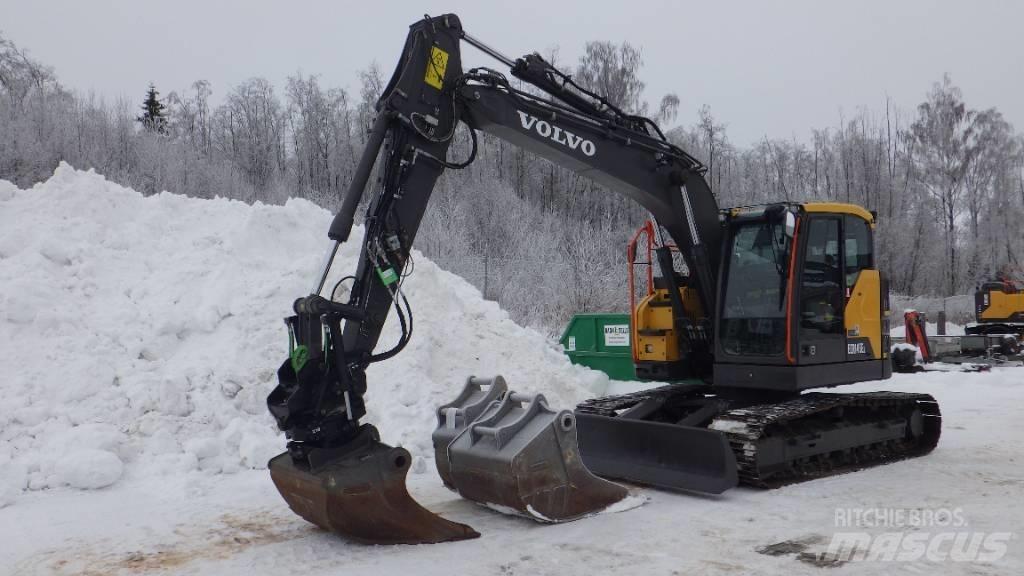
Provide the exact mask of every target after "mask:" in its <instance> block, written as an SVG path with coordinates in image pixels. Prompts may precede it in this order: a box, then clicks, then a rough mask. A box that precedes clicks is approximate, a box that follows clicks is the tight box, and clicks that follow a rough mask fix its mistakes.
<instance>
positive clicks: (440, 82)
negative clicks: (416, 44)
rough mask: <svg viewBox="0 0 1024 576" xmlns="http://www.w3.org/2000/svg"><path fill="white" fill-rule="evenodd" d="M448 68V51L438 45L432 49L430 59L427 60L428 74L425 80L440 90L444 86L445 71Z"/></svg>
mask: <svg viewBox="0 0 1024 576" xmlns="http://www.w3.org/2000/svg"><path fill="white" fill-rule="evenodd" d="M447 68H448V53H447V52H445V51H444V50H441V49H440V48H438V47H437V46H434V47H433V48H431V49H430V60H429V61H427V74H426V76H424V77H423V81H424V82H426V83H427V84H430V85H431V86H433V87H434V88H437V89H438V90H440V89H441V87H442V86H444V71H445V70H446V69H447Z"/></svg>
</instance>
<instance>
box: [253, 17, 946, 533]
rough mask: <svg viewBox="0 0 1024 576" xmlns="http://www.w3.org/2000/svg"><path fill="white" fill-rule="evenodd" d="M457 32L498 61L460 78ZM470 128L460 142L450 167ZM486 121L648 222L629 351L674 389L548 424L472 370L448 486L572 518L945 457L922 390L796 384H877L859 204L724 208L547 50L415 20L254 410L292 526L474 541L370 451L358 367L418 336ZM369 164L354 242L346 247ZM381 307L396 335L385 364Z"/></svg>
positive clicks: (405, 463) (543, 412) (882, 317)
mask: <svg viewBox="0 0 1024 576" xmlns="http://www.w3.org/2000/svg"><path fill="white" fill-rule="evenodd" d="M463 43H465V44H467V45H470V46H472V47H475V48H476V49H479V50H481V51H482V52H483V53H485V54H486V55H489V56H491V57H493V58H494V59H495V60H497V61H498V62H500V63H501V64H502V65H503V66H504V67H506V68H507V71H506V72H499V71H497V70H494V69H491V68H484V67H479V68H473V69H470V70H463V67H462V59H461V51H460V49H461V46H462V44H463ZM506 73H511V76H513V77H514V78H515V79H518V81H519V82H520V83H519V84H513V81H511V80H510V79H509V78H508V76H506ZM460 125H462V126H463V129H464V134H466V135H467V136H468V138H469V141H470V146H471V148H470V150H469V151H468V153H467V154H468V155H467V156H466V157H464V158H452V157H450V156H449V152H453V151H454V150H450V148H452V143H453V141H454V139H455V138H456V134H457V133H459V126H460ZM478 131H480V132H485V133H488V134H490V135H492V136H494V137H496V138H500V139H502V140H505V141H507V142H510V143H512V144H514V145H517V146H520V147H522V148H524V149H526V150H528V151H530V152H533V153H535V154H537V155H539V156H541V157H543V158H546V159H547V160H550V161H551V162H554V163H556V164H558V165H561V166H564V167H566V168H568V169H570V170H574V171H576V172H577V173H580V174H582V175H584V176H587V177H589V178H591V179H593V180H594V181H596V182H597V183H598V184H600V185H601V186H602V187H603V188H604V189H606V190H608V191H609V192H612V193H618V194H622V195H625V196H627V197H629V198H631V199H633V200H634V201H636V202H637V203H639V204H640V205H641V206H642V207H643V208H645V209H646V210H647V211H648V212H649V214H650V217H651V220H652V221H653V222H654V224H653V227H652V230H653V233H654V234H655V235H657V237H658V245H657V247H656V249H654V250H653V259H654V262H655V265H656V266H657V268H658V271H659V274H658V277H659V279H658V286H657V290H656V295H655V296H654V297H652V298H651V299H649V300H648V301H647V302H646V303H645V310H646V312H650V314H647V315H646V317H648V318H650V319H651V321H650V323H649V324H648V325H645V326H643V327H642V328H641V329H642V330H643V331H644V332H642V333H640V334H639V336H640V337H641V338H640V340H639V343H640V345H641V346H643V347H644V349H645V350H646V349H647V348H648V347H650V351H651V352H652V353H654V351H655V350H661V351H662V352H664V353H667V354H668V358H669V359H670V361H671V367H670V370H671V372H672V376H674V377H679V378H682V379H683V380H682V382H681V383H677V384H673V385H670V386H665V387H662V388H656V389H653V390H649V391H644V392H638V393H634V394H627V395H623V396H614V397H606V398H599V399H595V400H590V401H587V402H584V403H582V404H580V405H579V406H577V407H576V408H575V410H571V411H570V410H562V411H556V410H554V409H552V408H550V407H549V406H548V405H547V402H546V401H545V400H544V398H543V397H542V396H539V395H538V396H533V397H530V396H525V395H521V394H516V393H514V392H511V391H509V390H507V387H506V385H505V382H504V380H503V379H501V378H500V377H495V378H469V379H468V380H467V382H466V384H465V387H464V388H463V389H462V392H461V393H460V394H459V395H458V397H457V398H456V399H455V401H453V402H452V403H450V404H446V405H445V406H442V407H441V408H440V409H439V410H438V428H437V430H436V431H435V432H434V435H433V441H434V449H435V462H436V465H437V468H438V473H439V475H440V476H441V478H442V480H443V482H444V483H445V485H446V486H448V487H449V488H452V489H453V490H456V491H457V492H459V493H460V494H461V495H463V496H464V497H467V498H469V499H472V500H475V501H479V502H483V503H486V504H489V505H492V506H500V507H504V508H508V509H512V510H514V511H516V512H519V513H524V514H527V515H530V516H531V517H533V518H535V519H541V520H546V521H564V520H572V519H575V518H579V517H583V516H586V515H588V514H590V513H593V512H594V511H597V510H600V509H602V508H604V507H606V506H608V505H610V504H611V503H613V502H615V501H617V500H619V499H621V498H622V497H624V496H625V494H626V491H625V489H624V488H623V487H622V486H620V485H618V484H615V483H613V482H610V481H608V480H605V479H604V478H610V479H620V480H625V481H628V482H631V483H635V484H641V485H649V486H655V487H662V488H668V489H674V490H684V491H697V492H707V493H720V492H723V491H725V490H727V489H729V488H731V487H733V486H735V485H736V484H737V483H739V482H744V483H747V484H752V485H756V486H775V485H779V484H783V483H787V482H794V481H799V480H802V479H807V478H813V477H817V476H822V475H826V474H831V473H836V472H840V471H845V470H852V469H856V468H863V467H867V466H871V465H875V464H878V463H882V462H888V461H892V460H895V459H900V458H906V457H911V456H917V455H921V454H924V453H927V452H928V451H930V450H931V449H932V448H933V447H934V446H935V445H936V443H937V441H938V437H939V431H940V422H941V419H940V415H939V410H938V406H937V404H936V402H935V400H934V399H933V398H932V397H931V396H928V395H925V394H904V393H894V392H877V393H862V394H826V393H820V392H805V391H806V390H808V389H813V388H823V387H832V386H838V385H842V384H849V383H853V382H859V381H864V380H877V379H884V378H887V377H889V375H890V372H891V368H890V358H889V356H888V342H887V339H888V336H887V334H888V327H887V324H888V297H887V289H886V285H885V282H884V280H883V278H882V275H881V274H880V273H879V271H878V269H877V265H876V262H875V260H874V253H873V249H872V231H873V228H874V226H875V218H874V216H873V215H872V214H871V213H870V212H868V211H866V210H864V209H863V208H860V207H857V206H852V205H847V204H828V203H776V204H771V205H765V206H753V207H742V208H734V209H727V210H721V209H720V208H719V206H718V204H717V201H716V198H715V196H714V195H713V194H712V192H711V190H710V188H709V186H708V184H707V183H706V181H705V179H704V173H705V167H704V166H703V165H702V164H701V162H699V161H698V160H697V159H696V158H694V157H693V156H691V155H690V154H688V153H687V152H685V151H684V150H682V149H680V148H679V147H677V146H675V145H673V144H672V143H670V142H669V141H668V140H667V139H666V138H665V136H664V135H663V134H662V132H661V130H660V129H659V128H658V126H657V125H656V124H655V123H654V122H653V121H651V120H650V119H648V118H644V117H642V116H638V115H634V114H629V113H627V112H625V111H623V110H621V109H619V108H617V107H616V106H614V105H613V104H612V103H611V102H609V101H608V100H606V99H605V98H603V97H602V96H601V95H599V94H595V93H593V92H591V91H588V90H586V89H585V88H583V87H581V86H579V85H578V84H577V83H575V82H574V81H573V79H572V78H571V77H570V76H568V75H566V74H564V73H562V72H560V71H558V70H557V69H556V68H554V67H553V66H552V65H550V64H549V63H547V62H546V61H545V60H544V59H543V58H541V57H540V56H539V55H537V54H530V55H527V56H524V57H522V58H518V59H512V58H509V57H507V56H505V55H503V54H501V53H500V52H498V51H496V50H494V49H493V48H491V47H490V46H488V45H486V44H485V43H483V42H481V41H480V40H478V39H476V38H474V37H473V36H471V35H470V34H469V33H467V32H466V31H465V30H464V29H463V27H462V24H461V22H460V21H459V19H458V17H457V16H455V15H453V14H448V15H444V16H439V17H425V18H424V19H422V20H420V21H417V22H416V23H414V24H413V25H412V26H411V27H410V30H409V34H408V37H407V39H406V42H405V46H404V49H403V51H402V55H401V58H400V61H399V63H398V66H397V68H396V69H395V72H394V74H393V76H392V77H391V80H390V81H389V82H388V84H387V86H386V87H385V89H384V91H383V93H382V95H381V97H380V99H379V101H378V103H377V116H376V120H375V121H374V124H373V126H372V129H371V131H370V133H369V137H368V142H367V146H366V149H365V150H364V151H363V154H362V157H361V159H360V162H359V164H358V165H357V167H356V171H355V175H354V178H353V181H352V183H351V186H350V187H349V189H348V191H347V194H346V196H345V198H344V200H343V202H342V205H341V208H340V209H339V211H338V213H337V214H336V216H335V218H334V220H333V221H332V223H331V226H330V229H329V231H328V237H329V239H330V240H331V241H332V245H331V247H330V249H329V250H328V253H327V257H326V263H325V265H324V267H323V271H322V273H321V274H320V275H319V277H318V281H317V282H316V284H315V285H314V287H313V290H312V292H311V293H310V295H308V296H304V297H301V298H299V299H297V300H296V301H295V303H294V305H293V308H294V315H293V316H291V317H289V318H287V319H286V324H287V327H288V331H289V336H290V340H291V346H290V353H289V356H288V358H287V359H285V361H284V362H283V363H282V364H281V366H280V369H279V370H278V385H277V386H276V388H275V389H274V390H273V391H272V392H271V394H270V395H269V396H268V398H267V404H268V408H269V410H270V412H271V414H272V415H273V416H274V418H275V419H276V422H277V424H278V426H279V427H280V429H281V430H283V431H284V432H285V434H286V437H287V439H288V442H287V450H286V451H285V452H283V453H282V454H280V455H278V456H277V457H275V458H273V459H272V460H271V461H270V463H269V469H270V474H271V477H272V479H273V481H274V483H275V485H276V486H277V488H278V490H279V492H280V493H281V494H282V496H283V497H284V499H285V500H286V502H287V503H288V505H289V506H290V507H291V508H292V510H294V511H295V512H296V513H297V514H299V515H300V516H302V517H304V518H306V519H307V520H309V521H310V522H313V523H314V524H317V525H319V526H321V527H323V528H325V529H328V530H332V531H334V532H337V533H339V534H341V535H344V536H347V537H349V538H352V539H355V540H359V541H363V542H371V543H427V542H443V541H450V540H460V539H466V538H473V537H476V536H478V534H477V533H476V532H475V531H474V530H473V529H472V528H470V527H468V526H466V525H463V524H459V523H455V522H451V521H449V520H446V519H444V518H441V517H440V516H438V515H436V514H433V513H431V512H429V511H428V510H426V509H425V508H423V507H421V506H420V505H419V504H418V503H416V502H415V501H414V500H413V499H412V498H411V496H410V495H409V493H408V491H407V489H406V486H405V476H406V473H407V471H408V469H409V465H410V461H411V458H410V454H409V452H407V451H406V450H405V449H403V448H400V447H392V446H389V445H387V444H384V443H382V442H381V441H380V439H379V435H378V433H377V430H376V429H375V428H374V427H373V426H372V425H371V424H368V423H364V422H361V420H362V418H363V417H364V416H365V414H366V408H365V403H364V394H365V393H366V391H367V389H368V388H370V387H372V386H373V383H372V382H368V381H367V378H366V369H367V367H368V366H369V365H370V364H372V363H375V362H384V361H386V360H387V359H389V358H391V357H393V356H394V355H396V354H398V353H400V352H401V350H402V348H403V347H404V346H405V345H406V344H407V342H408V341H409V338H410V337H411V333H412V327H413V317H412V316H413V314H412V309H411V307H410V305H409V302H408V301H407V300H406V298H405V296H404V295H403V292H402V284H403V281H404V279H405V276H406V275H407V273H408V271H407V270H406V265H407V263H408V262H409V254H410V250H411V249H412V246H413V241H414V239H415V237H416V232H417V229H418V227H419V225H420V221H421V219H422V217H423V214H424V211H425V210H426V209H427V205H428V200H429V198H430V194H431V191H432V189H433V187H434V185H435V182H436V181H437V179H438V177H439V176H440V175H441V174H442V173H443V172H444V171H445V170H458V169H461V168H464V167H466V166H467V165H469V163H470V162H472V161H473V158H474V156H475V152H476V139H477V135H476V133H477V132H478ZM456 150H457V148H456ZM375 164H379V165H380V166H379V177H378V178H377V181H376V183H375V185H374V186H373V187H372V189H373V190H374V192H373V193H372V195H371V197H370V198H369V199H368V203H367V204H368V207H367V208H366V212H365V219H364V220H363V225H364V227H363V232H362V236H361V237H360V238H355V239H353V238H351V237H350V236H351V235H352V231H353V224H354V221H355V216H356V212H357V211H359V206H361V203H362V200H363V196H364V191H365V190H366V188H367V184H368V182H369V181H370V176H371V172H372V171H373V169H374V166H375ZM348 241H355V242H357V243H358V244H357V245H358V246H359V249H360V255H359V258H358V265H357V268H356V270H355V272H354V273H353V275H352V276H351V277H349V278H350V280H351V282H352V284H351V289H350V290H349V291H348V295H347V298H346V299H345V301H337V300H336V298H335V297H334V292H335V291H334V290H332V289H330V285H329V283H328V277H329V273H330V272H331V267H332V264H333V262H334V257H335V255H336V254H337V252H338V249H339V246H340V245H341V244H342V243H344V242H348ZM673 247H674V250H675V255H674V254H673ZM674 256H677V257H674ZM335 287H336V286H335ZM392 309H394V313H395V314H396V316H397V319H398V321H399V324H400V325H401V329H402V330H401V332H402V336H401V338H400V339H399V341H398V342H397V343H396V344H394V345H393V346H390V347H389V348H388V349H386V350H383V351H379V350H378V339H379V337H380V335H381V329H382V326H383V325H384V322H385V319H386V317H387V316H388V314H389V312H390V311H391V310H392ZM453 321H458V319H453ZM538 384H543V383H538ZM407 385H408V386H416V385H417V382H415V381H410V382H408V383H407Z"/></svg>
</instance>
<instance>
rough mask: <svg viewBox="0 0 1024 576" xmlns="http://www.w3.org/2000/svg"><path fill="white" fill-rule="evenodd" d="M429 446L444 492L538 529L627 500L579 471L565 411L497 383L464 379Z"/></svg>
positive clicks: (571, 421)
mask: <svg viewBox="0 0 1024 576" xmlns="http://www.w3.org/2000/svg"><path fill="white" fill-rule="evenodd" d="M433 443H434V453H435V462H436V464H437V471H438V474H440V476H441V478H442V480H443V481H444V483H445V485H446V486H448V487H449V488H451V489H452V490H454V491H456V492H458V493H459V494H460V495H461V496H462V497H464V498H467V499H469V500H473V501H476V502H479V503H482V504H485V505H489V506H491V507H494V508H498V509H499V510H501V509H504V510H510V511H513V512H515V513H517V514H520V515H524V516H527V517H530V518H532V519H534V520H538V521H541V522H564V521H569V520H574V519H577V518H581V517H583V516H587V515H590V514H593V513H595V512H598V511H600V510H603V509H605V508H607V507H608V506H610V505H612V504H614V503H616V502H618V501H620V500H622V499H623V498H625V497H626V495H627V494H628V492H627V490H626V489H625V488H624V487H622V486H620V485H618V484H615V483H612V482H609V481H607V480H603V479H601V478H598V477H597V476H595V475H594V474H592V473H591V472H590V470H588V469H587V467H586V466H585V465H584V464H583V460H582V459H581V458H580V451H579V445H578V442H577V436H576V417H575V416H574V415H573V413H572V412H571V411H569V410H562V411H555V410H552V409H551V408H549V407H548V404H547V401H546V400H545V398H544V396H542V395H540V394H538V395H535V396H528V395H523V394H517V393H515V392H510V391H508V389H507V386H506V384H505V381H504V379H503V378H502V377H501V376H496V377H495V378H493V379H478V378H470V379H469V380H468V381H467V382H466V386H465V388H464V389H463V391H462V393H460V394H459V396H458V398H456V400H455V401H453V402H451V403H449V404H446V405H444V406H441V407H440V408H439V409H438V427H437V429H436V430H435V431H434V434H433Z"/></svg>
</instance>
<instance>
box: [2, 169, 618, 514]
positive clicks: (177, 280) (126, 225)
mask: <svg viewBox="0 0 1024 576" xmlns="http://www.w3.org/2000/svg"><path fill="white" fill-rule="evenodd" d="M330 219H331V215H330V214H328V213H327V212H326V211H324V210H322V209H321V208H319V207H317V206H315V205H314V204H312V203H310V202H306V201H302V200H291V201H289V202H288V203H287V204H286V205H285V206H266V205H261V204H256V205H252V206H250V205H247V204H244V203H242V202H237V201H229V200H223V199H216V200H198V199H193V198H186V197H183V196H177V195H174V194H169V193H162V194H157V195H155V196H150V197H144V196H142V195H141V194H139V193H137V192H135V191H133V190H130V189H127V188H123V187H121V186H118V185H116V184H113V183H111V182H108V181H107V180H106V179H104V178H103V177H102V176H100V175H98V174H95V173H92V172H82V171H77V170H75V169H73V168H72V167H70V166H68V165H67V164H62V165H61V166H60V167H59V168H58V169H57V170H56V172H55V173H54V175H53V177H52V178H50V179H49V180H48V181H46V182H44V183H41V184H39V185H37V186H35V187H34V188H32V189H30V190H18V189H17V188H16V187H14V186H13V185H11V184H9V183H7V182H0V285H2V286H3V287H4V289H3V293H2V295H0V342H2V343H3V345H2V346H0V362H2V363H3V365H4V366H7V367H8V373H7V376H6V377H5V378H4V379H3V380H2V381H0V392H2V393H3V398H4V410H3V411H2V412H0V465H2V466H3V469H4V472H3V486H4V492H3V493H4V494H7V496H5V497H4V500H6V501H10V500H12V499H13V497H12V496H10V494H16V493H18V492H20V491H22V490H25V489H28V490H41V489H46V488H57V487H61V486H72V487H75V488H100V487H104V486H108V485H110V484H113V483H115V482H117V481H118V480H119V479H120V478H121V477H122V474H123V475H124V476H126V477H131V476H133V475H134V476H139V477H146V476H154V475H155V476H161V477H165V476H167V475H176V474H184V473H188V472H189V471H193V470H201V471H203V472H208V473H217V472H236V471H239V470H244V469H253V468H256V469H260V468H264V467H265V466H266V462H267V460H268V459H269V458H270V457H271V456H273V455H274V454H275V453H277V452H279V451H281V450H282V449H283V447H284V438H283V436H281V435H280V434H278V432H277V430H276V428H275V426H274V424H273V422H272V420H271V418H270V416H269V415H268V414H267V411H266V405H265V398H266V395H267V393H268V392H269V391H270V390H271V388H272V387H273V385H274V384H275V380H276V378H275V372H276V370H277V367H278V366H279V364H280V362H281V361H282V360H283V359H284V358H285V356H286V353H287V335H286V331H285V328H284V323H283V322H282V319H283V318H284V317H285V316H287V315H288V314H289V309H290V306H291V303H292V301H293V300H294V299H295V298H296V297H298V296H301V295H304V294H308V293H309V290H310V289H311V288H312V283H313V282H314V281H315V280H316V279H318V277H319V276H318V274H319V267H320V265H321V263H322V258H323V254H324V252H325V251H326V249H327V247H328V241H327V238H326V230H327V228H328V226H329V223H330ZM355 235H356V236H357V237H358V235H359V231H358V230H357V231H356V232H355ZM354 246H355V243H349V244H347V245H346V246H345V247H343V249H342V250H341V252H340V256H339V258H338V261H337V262H336V264H335V267H334V270H335V271H336V273H337V274H338V275H339V276H340V275H342V274H347V273H350V272H351V271H352V270H354V269H355V258H356V254H355V252H354V250H355V247H354ZM414 261H415V271H414V272H413V274H412V275H411V276H410V277H409V279H408V280H407V281H406V283H405V285H404V291H405V293H406V295H407V296H408V298H409V301H410V303H411V305H412V307H413V313H414V314H415V319H416V328H415V333H414V337H413V339H412V342H411V344H410V345H409V346H408V347H407V348H406V349H405V351H404V352H403V353H402V354H400V355H399V356H397V357H396V358H394V359H392V360H390V361H388V362H386V363H381V364H376V365H373V366H371V368H370V369H369V371H368V381H369V383H370V389H369V392H368V394H367V401H368V410H369V414H368V417H367V421H370V422H373V423H375V424H377V425H378V427H379V428H380V430H381V432H382V436H383V439H384V440H385V441H387V442H391V443H395V444H400V445H403V446H405V447H406V448H408V449H409V450H410V451H411V452H412V453H413V455H414V456H415V457H416V462H415V464H414V466H413V470H414V471H419V472H422V471H424V470H426V469H427V468H432V467H433V466H432V465H430V466H429V467H428V466H427V464H426V462H424V461H423V458H430V457H431V454H432V450H431V447H430V432H431V430H432V429H433V427H434V421H435V420H434V418H435V417H434V408H435V407H436V406H438V405H440V404H443V403H445V402H447V401H450V400H451V399H452V398H453V397H454V396H455V395H456V394H457V393H458V391H459V390H460V389H461V386H462V382H463V381H464V380H465V378H466V377H467V376H469V375H471V374H472V375H478V376H489V375H493V374H502V375H503V376H505V377H506V379H507V380H508V381H509V382H510V384H511V385H512V387H513V388H515V389H517V390H521V391H524V392H527V391H543V392H544V393H545V394H546V395H547V397H548V398H549V400H550V401H551V402H552V405H554V406H572V405H574V404H575V403H576V402H578V401H579V400H581V399H582V398H585V397H587V396H590V395H591V394H593V393H600V392H603V391H604V390H605V389H606V388H607V386H608V378H607V377H606V376H604V375H603V374H601V373H598V372H595V371H592V370H588V369H584V368H581V367H577V366H573V365H572V364H570V362H569V361H568V359H567V358H566V357H565V356H564V355H563V354H561V353H560V351H559V350H558V348H557V347H556V346H555V345H553V344H552V343H551V342H550V341H548V340H547V339H546V338H545V337H544V336H542V335H541V334H540V333H538V332H536V331H533V330H529V329H526V328H522V327H520V326H518V325H516V324H515V323H514V322H512V321H511V320H510V319H509V317H508V315H507V314H506V313H505V312H504V311H502V310H501V309H500V308H499V307H498V306H497V304H495V303H494V302H489V301H485V300H484V299H483V298H482V297H481V295H480V293H479V292H478V291H477V290H476V289H475V288H474V287H472V286H471V285H470V284H468V283H467V282H465V281H463V280H462V279H461V278H459V277H457V276H454V275H452V274H449V273H447V272H445V271H443V270H441V269H439V268H438V267H437V266H436V265H434V264H433V263H432V262H430V261H429V260H427V259H426V258H424V257H422V256H421V255H419V254H418V253H416V254H414ZM398 334H399V331H398V327H397V323H395V324H394V325H392V324H389V325H388V326H387V327H386V329H385V332H384V335H383V336H382V339H381V342H382V345H386V344H387V343H389V342H394V341H396V340H397V338H398Z"/></svg>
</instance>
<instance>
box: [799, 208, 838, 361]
mask: <svg viewBox="0 0 1024 576" xmlns="http://www.w3.org/2000/svg"><path fill="white" fill-rule="evenodd" d="M804 218H805V221H804V223H803V226H802V229H801V231H800V232H801V236H803V238H804V246H803V263H802V267H801V271H800V272H801V273H800V282H799V287H798V290H797V310H798V311H799V314H798V317H797V324H798V328H797V330H798V332H797V334H798V339H797V363H798V364H827V363H833V362H844V361H845V360H846V330H845V327H844V322H843V312H844V309H845V304H846V290H845V288H846V287H845V282H844V280H845V279H844V274H843V272H844V270H843V262H842V243H841V239H842V236H841V233H842V217H841V216H836V215H819V214H805V215H804Z"/></svg>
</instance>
